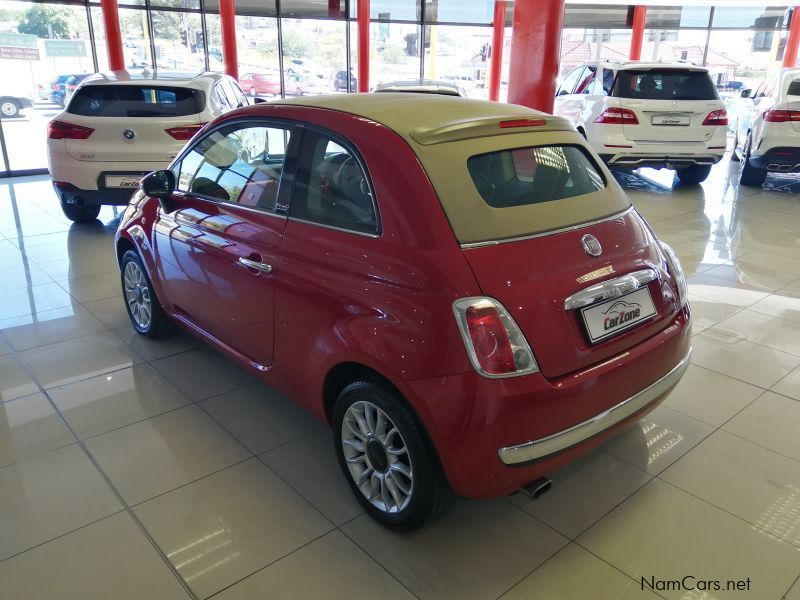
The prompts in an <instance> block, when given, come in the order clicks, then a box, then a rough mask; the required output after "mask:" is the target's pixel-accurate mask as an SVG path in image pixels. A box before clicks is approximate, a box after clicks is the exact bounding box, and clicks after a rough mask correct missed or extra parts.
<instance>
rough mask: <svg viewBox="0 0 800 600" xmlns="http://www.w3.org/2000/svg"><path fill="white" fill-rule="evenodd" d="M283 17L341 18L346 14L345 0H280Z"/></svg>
mask: <svg viewBox="0 0 800 600" xmlns="http://www.w3.org/2000/svg"><path fill="white" fill-rule="evenodd" d="M281 14H282V15H283V16H285V17H318V18H319V17H321V18H325V17H328V18H331V19H343V18H345V17H346V16H347V2H346V0H281Z"/></svg>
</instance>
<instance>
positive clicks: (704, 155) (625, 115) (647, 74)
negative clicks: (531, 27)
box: [553, 62, 728, 184]
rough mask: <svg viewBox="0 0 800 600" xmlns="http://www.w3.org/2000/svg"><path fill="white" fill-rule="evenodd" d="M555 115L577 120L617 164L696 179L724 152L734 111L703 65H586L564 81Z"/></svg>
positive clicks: (685, 179) (592, 141)
mask: <svg viewBox="0 0 800 600" xmlns="http://www.w3.org/2000/svg"><path fill="white" fill-rule="evenodd" d="M553 112H554V113H555V114H556V115H559V116H562V117H566V118H568V119H570V120H571V121H572V122H573V123H574V124H575V126H576V127H577V128H578V130H579V131H580V132H581V133H582V134H583V135H584V136H585V137H586V139H587V140H588V141H589V144H591V146H592V147H593V148H594V149H595V151H597V153H598V154H599V155H600V156H601V158H602V159H603V160H604V161H605V162H606V163H607V164H608V166H609V167H612V168H624V169H636V168H639V167H653V168H667V169H675V171H676V173H677V175H678V178H679V179H680V181H681V182H682V183H688V184H692V183H700V182H701V181H704V180H705V179H706V177H708V174H709V172H710V171H711V167H712V166H713V165H714V164H716V163H717V162H719V161H720V159H721V158H722V156H723V154H725V145H726V141H727V127H728V114H727V112H726V111H725V105H724V103H723V102H722V100H720V97H719V95H718V94H717V90H716V87H715V86H714V84H713V83H712V81H711V78H710V77H709V75H708V70H707V69H704V68H702V67H695V66H693V65H688V64H683V63H676V64H669V63H645V62H625V63H618V62H600V63H591V64H586V65H583V66H580V67H578V68H576V69H574V70H572V71H570V72H569V73H568V74H567V76H566V77H565V78H564V80H563V81H562V82H561V85H560V86H559V88H558V91H557V93H556V99H555V109H554V111H553Z"/></svg>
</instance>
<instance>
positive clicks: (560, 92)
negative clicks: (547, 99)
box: [556, 90, 569, 96]
mask: <svg viewBox="0 0 800 600" xmlns="http://www.w3.org/2000/svg"><path fill="white" fill-rule="evenodd" d="M568 93H569V92H567V90H559V91H558V93H557V94H556V96H566V95H567V94H568Z"/></svg>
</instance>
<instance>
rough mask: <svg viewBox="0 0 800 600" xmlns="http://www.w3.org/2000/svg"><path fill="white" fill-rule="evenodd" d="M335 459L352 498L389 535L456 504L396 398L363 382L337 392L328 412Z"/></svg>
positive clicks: (412, 418) (420, 432)
mask: <svg viewBox="0 0 800 600" xmlns="http://www.w3.org/2000/svg"><path fill="white" fill-rule="evenodd" d="M333 431H334V439H335V441H336V456H337V458H338V460H339V465H340V466H341V468H342V472H343V473H344V475H345V477H346V478H347V481H348V483H349V484H350V487H351V488H352V490H353V493H354V494H355V495H356V498H357V499H358V501H359V502H360V503H361V505H362V506H363V507H364V510H366V511H367V512H368V513H369V514H370V516H371V517H372V518H373V519H375V520H376V521H378V522H379V523H381V524H382V525H384V526H385V527H388V528H389V529H394V530H398V531H409V530H412V529H417V528H418V527H421V526H422V525H425V524H426V523H429V522H430V521H433V520H434V519H436V518H437V517H438V516H440V515H441V514H443V513H444V512H445V511H447V510H448V509H449V508H450V507H451V506H452V505H453V503H454V501H455V499H456V495H455V492H454V491H453V489H452V488H451V487H450V484H449V483H448V482H447V479H446V478H445V476H444V473H443V471H442V467H441V465H440V464H439V459H438V457H437V455H436V451H435V450H434V448H433V444H432V443H431V442H430V440H429V439H428V436H427V435H426V433H425V430H424V428H423V427H422V425H421V424H420V423H419V420H418V419H417V417H416V415H415V414H414V413H413V412H412V411H411V409H410V408H409V407H408V406H407V405H406V403H405V402H404V401H403V399H402V398H400V397H399V396H398V394H397V393H396V392H393V391H391V390H389V389H388V388H386V387H384V386H382V385H378V384H376V383H372V382H368V381H357V382H355V383H351V384H350V385H348V386H347V387H345V388H344V390H342V392H341V393H340V394H339V398H338V399H337V401H336V405H335V406H334V409H333Z"/></svg>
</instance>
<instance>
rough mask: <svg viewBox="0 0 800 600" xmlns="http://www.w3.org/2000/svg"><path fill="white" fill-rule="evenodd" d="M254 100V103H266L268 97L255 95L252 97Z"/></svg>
mask: <svg viewBox="0 0 800 600" xmlns="http://www.w3.org/2000/svg"><path fill="white" fill-rule="evenodd" d="M252 101H253V104H264V103H265V102H266V101H267V99H266V98H259V97H255V98H253V99H252Z"/></svg>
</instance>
